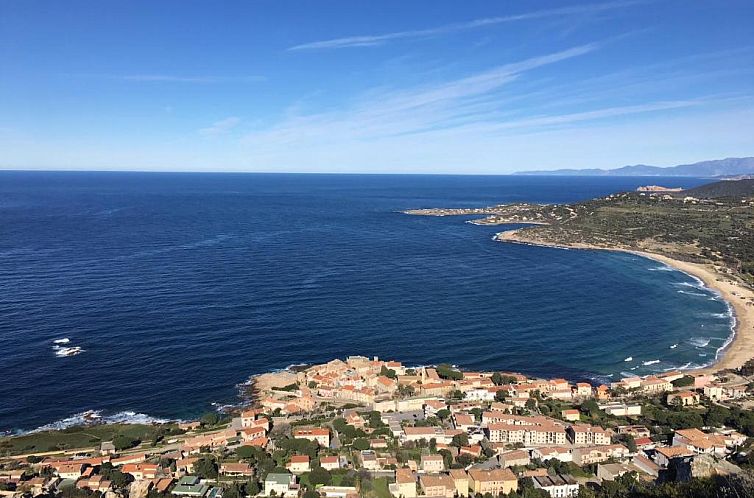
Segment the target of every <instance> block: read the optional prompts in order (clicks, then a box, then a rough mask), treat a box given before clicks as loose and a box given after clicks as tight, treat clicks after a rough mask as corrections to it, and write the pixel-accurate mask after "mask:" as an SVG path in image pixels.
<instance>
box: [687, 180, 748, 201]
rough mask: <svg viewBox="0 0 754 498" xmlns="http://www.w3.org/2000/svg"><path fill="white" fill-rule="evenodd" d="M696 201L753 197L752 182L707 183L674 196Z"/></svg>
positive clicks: (726, 181)
mask: <svg viewBox="0 0 754 498" xmlns="http://www.w3.org/2000/svg"><path fill="white" fill-rule="evenodd" d="M676 195H678V196H681V197H686V196H688V197H696V198H697V199H717V198H720V197H736V198H739V197H754V180H724V181H722V182H715V183H708V184H706V185H702V186H699V187H696V188H691V189H688V190H684V191H682V192H679V193H678V194H676Z"/></svg>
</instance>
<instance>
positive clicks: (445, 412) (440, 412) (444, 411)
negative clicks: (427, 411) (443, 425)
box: [437, 408, 450, 420]
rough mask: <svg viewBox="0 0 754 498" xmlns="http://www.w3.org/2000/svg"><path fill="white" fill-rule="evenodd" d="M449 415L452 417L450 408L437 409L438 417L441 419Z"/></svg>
mask: <svg viewBox="0 0 754 498" xmlns="http://www.w3.org/2000/svg"><path fill="white" fill-rule="evenodd" d="M448 417H450V410H448V409H447V408H443V409H441V410H437V418H439V419H440V420H445V419H447V418H448Z"/></svg>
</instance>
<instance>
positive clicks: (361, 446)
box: [352, 437, 369, 451]
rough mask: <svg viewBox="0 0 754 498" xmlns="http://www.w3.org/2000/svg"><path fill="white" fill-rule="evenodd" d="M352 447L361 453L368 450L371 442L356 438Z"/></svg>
mask: <svg viewBox="0 0 754 498" xmlns="http://www.w3.org/2000/svg"><path fill="white" fill-rule="evenodd" d="M352 446H353V447H354V449H357V450H359V451H363V450H368V449H369V440H368V439H366V438H363V437H360V438H356V439H354V440H353V443H352Z"/></svg>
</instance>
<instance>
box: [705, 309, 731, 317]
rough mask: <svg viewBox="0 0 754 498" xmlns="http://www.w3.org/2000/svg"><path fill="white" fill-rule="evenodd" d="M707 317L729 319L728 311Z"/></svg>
mask: <svg viewBox="0 0 754 498" xmlns="http://www.w3.org/2000/svg"><path fill="white" fill-rule="evenodd" d="M707 316H710V317H712V318H725V319H729V318H730V311H726V312H725V313H709V314H708V315H707Z"/></svg>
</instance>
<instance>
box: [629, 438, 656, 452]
mask: <svg viewBox="0 0 754 498" xmlns="http://www.w3.org/2000/svg"><path fill="white" fill-rule="evenodd" d="M634 443H636V448H637V449H640V450H642V451H646V450H652V449H654V448H655V446H657V444H656V443H655V442H654V441H652V438H649V437H637V438H636V439H634Z"/></svg>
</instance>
